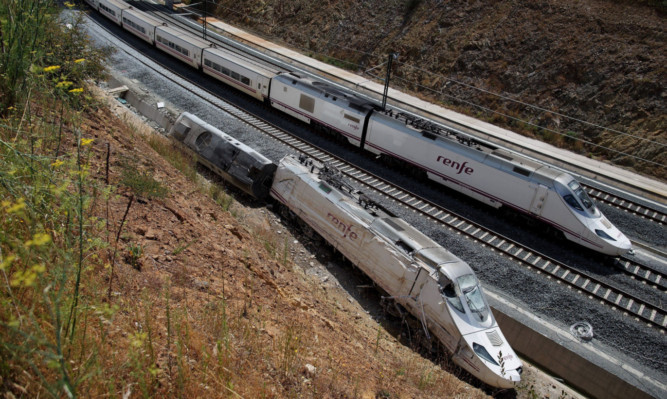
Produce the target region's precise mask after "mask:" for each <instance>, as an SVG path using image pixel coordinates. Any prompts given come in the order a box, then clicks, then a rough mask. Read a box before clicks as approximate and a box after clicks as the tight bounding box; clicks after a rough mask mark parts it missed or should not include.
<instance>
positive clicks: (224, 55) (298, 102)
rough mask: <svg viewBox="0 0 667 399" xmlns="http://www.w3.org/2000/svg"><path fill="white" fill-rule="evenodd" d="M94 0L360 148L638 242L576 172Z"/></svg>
mask: <svg viewBox="0 0 667 399" xmlns="http://www.w3.org/2000/svg"><path fill="white" fill-rule="evenodd" d="M86 1H87V2H88V3H89V4H90V5H91V6H92V7H94V8H95V9H96V10H98V11H99V12H100V13H101V14H102V15H104V16H106V17H107V18H110V19H112V20H113V21H114V22H116V23H117V24H119V25H121V26H122V27H123V28H124V29H126V30H128V31H129V32H131V33H133V34H134V35H137V36H139V37H141V38H142V40H150V39H146V37H149V38H150V37H154V38H155V39H154V45H155V46H156V47H157V48H159V49H161V50H162V51H165V52H167V53H168V54H170V55H172V56H173V57H175V58H178V59H180V60H182V61H184V62H186V63H188V64H189V65H191V66H192V67H194V68H197V69H200V70H202V71H203V72H204V73H206V74H208V75H210V76H212V77H213V78H215V79H217V80H219V81H221V82H223V83H225V84H227V85H230V86H232V87H234V88H236V89H238V90H241V91H243V92H245V93H247V94H248V95H251V96H253V97H255V98H256V99H258V100H260V101H265V102H266V103H267V104H269V105H270V106H271V107H273V108H275V109H278V110H280V111H281V112H284V113H286V114H288V115H290V116H292V117H294V118H297V119H299V120H301V121H303V122H305V123H308V124H311V125H315V126H317V127H319V128H321V129H324V130H325V131H327V132H330V133H332V134H335V135H337V136H338V137H341V138H344V139H345V140H347V141H348V142H349V143H350V144H352V145H354V146H357V147H359V148H361V149H363V150H366V151H369V152H370V153H373V154H376V155H378V156H381V157H387V158H389V159H391V160H392V161H394V162H401V163H402V164H404V165H407V166H408V167H410V168H415V169H417V170H419V171H422V173H424V174H426V176H427V177H428V178H429V179H431V180H433V181H435V182H437V183H440V184H442V185H444V186H446V187H449V188H451V189H453V190H456V191H458V192H461V193H463V194H465V195H467V196H469V197H471V198H474V199H476V200H479V201H482V202H484V203H486V204H488V205H490V206H492V207H495V208H500V207H501V206H502V207H507V208H510V209H514V210H517V211H519V212H521V213H523V214H525V215H528V216H530V217H532V218H535V219H537V220H540V221H542V222H545V223H547V224H548V225H551V226H553V227H554V228H556V229H557V230H559V231H561V232H562V233H563V234H564V236H565V238H567V239H568V240H570V241H573V242H575V243H577V244H580V245H582V246H584V247H587V248H590V249H592V250H594V251H597V252H600V253H603V254H607V255H612V256H617V255H622V254H625V253H627V252H628V251H630V250H631V249H632V245H631V243H630V240H629V239H628V238H627V237H626V236H625V235H624V234H623V233H622V232H621V231H619V230H618V229H617V228H616V227H615V226H614V225H613V224H612V223H611V222H609V220H607V218H606V217H605V216H604V215H603V214H602V213H601V212H600V210H599V209H598V208H597V207H596V206H595V203H594V202H593V201H592V200H591V199H590V198H589V197H588V195H587V194H586V192H585V191H584V189H583V188H582V187H581V185H580V184H579V183H578V182H577V181H576V180H575V179H574V178H573V177H572V176H571V175H569V174H567V173H564V172H561V171H559V170H557V169H555V168H553V167H550V166H548V165H546V164H542V163H539V162H536V161H533V160H531V159H529V158H527V157H524V156H522V155H519V154H516V153H513V152H509V151H506V150H503V149H500V148H497V147H495V146H493V145H491V144H489V143H486V142H482V141H480V140H477V139H474V138H471V137H470V136H468V135H465V134H463V133H460V132H458V131H456V130H454V129H452V128H449V127H444V126H442V125H436V124H434V123H432V122H429V121H426V120H423V119H419V118H415V117H413V116H411V115H407V114H405V113H401V112H395V111H392V110H389V111H385V110H383V109H381V108H380V107H379V106H378V104H376V103H374V102H372V101H370V100H367V99H364V98H361V97H359V96H357V95H356V94H355V93H353V92H351V91H347V90H343V89H341V88H339V87H333V86H331V85H329V84H327V83H325V82H320V81H317V80H314V79H311V78H308V77H303V76H300V75H298V74H296V73H293V72H279V71H274V70H271V69H270V68H269V67H266V66H262V65H260V64H258V63H257V62H254V61H252V60H250V59H246V58H244V57H242V56H239V55H237V54H233V53H231V52H229V51H227V50H224V49H220V48H216V47H215V45H213V44H211V43H209V42H207V41H205V40H202V39H201V38H198V37H195V36H192V35H190V34H188V33H185V32H184V31H182V30H180V29H178V28H175V27H170V26H166V24H164V23H163V24H160V25H158V24H157V23H156V22H155V19H154V18H153V17H151V16H149V15H148V14H145V13H142V12H140V11H137V10H135V9H133V8H132V7H130V6H128V5H127V4H126V3H124V2H122V1H120V0H86ZM125 14H127V18H125V17H122V16H123V15H125ZM151 29H152V30H153V33H152V34H151V33H148V31H150V30H151ZM142 31H143V32H142Z"/></svg>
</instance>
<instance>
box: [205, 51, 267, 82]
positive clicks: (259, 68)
mask: <svg viewBox="0 0 667 399" xmlns="http://www.w3.org/2000/svg"><path fill="white" fill-rule="evenodd" d="M204 53H209V54H212V55H214V56H217V57H220V58H223V59H224V60H226V61H229V62H231V63H233V64H236V65H239V66H241V67H243V68H246V69H248V70H250V71H253V72H255V73H258V74H261V75H263V76H269V77H273V76H275V75H276V74H278V71H275V70H272V69H269V67H268V66H266V65H262V64H260V63H258V62H255V61H252V60H251V59H249V58H245V57H241V56H238V55H236V54H234V53H232V52H231V51H229V50H225V49H222V48H218V47H209V48H207V49H206V50H205V52H204Z"/></svg>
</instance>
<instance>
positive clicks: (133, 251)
mask: <svg viewBox="0 0 667 399" xmlns="http://www.w3.org/2000/svg"><path fill="white" fill-rule="evenodd" d="M143 253H144V248H143V247H142V246H141V244H136V243H132V244H130V245H129V246H128V248H127V256H126V259H127V262H128V263H129V264H130V266H132V267H133V268H135V269H137V270H141V261H140V259H141V256H142V255H143Z"/></svg>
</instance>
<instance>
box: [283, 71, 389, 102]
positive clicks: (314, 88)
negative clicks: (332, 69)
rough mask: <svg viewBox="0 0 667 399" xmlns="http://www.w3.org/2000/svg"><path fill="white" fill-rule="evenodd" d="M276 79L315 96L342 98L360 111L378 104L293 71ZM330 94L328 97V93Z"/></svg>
mask: <svg viewBox="0 0 667 399" xmlns="http://www.w3.org/2000/svg"><path fill="white" fill-rule="evenodd" d="M274 79H278V80H280V81H281V82H283V83H284V84H290V85H292V86H296V87H298V88H299V89H300V90H301V91H303V92H307V93H310V94H312V95H313V96H319V97H325V98H327V99H329V101H331V100H332V99H333V100H334V101H338V100H342V101H345V102H347V104H349V106H350V108H352V109H355V110H357V111H360V112H368V111H370V110H371V109H372V108H375V107H377V104H374V103H373V102H371V101H369V100H366V99H363V98H360V97H357V95H355V94H354V93H352V92H348V91H345V90H342V89H340V88H338V87H335V86H332V85H331V84H329V83H326V82H320V81H317V80H313V79H310V78H308V77H303V76H301V75H297V74H295V73H293V72H287V73H282V74H280V75H278V76H276V77H275V78H274ZM327 94H328V95H329V96H328V97H327V96H326V95H327Z"/></svg>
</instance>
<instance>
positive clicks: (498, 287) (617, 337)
mask: <svg viewBox="0 0 667 399" xmlns="http://www.w3.org/2000/svg"><path fill="white" fill-rule="evenodd" d="M99 35H106V33H103V32H101V31H100V30H99V28H96V27H92V28H91V36H93V37H99ZM124 37H128V38H132V37H131V36H130V35H125V36H124ZM98 40H99V39H98ZM136 42H137V41H136V40H134V41H133V43H136ZM100 44H104V42H103V41H101V42H100ZM106 44H108V43H106ZM137 48H138V49H139V50H140V51H142V52H145V53H146V54H148V55H149V56H155V58H156V60H157V61H158V62H165V61H168V62H169V63H170V65H174V60H173V59H172V58H170V57H168V56H166V55H164V54H162V53H161V52H159V51H157V50H155V49H152V48H150V47H149V46H146V45H141V44H139V45H138V47H137ZM110 67H111V68H112V69H113V70H115V73H116V74H121V75H122V76H123V77H124V78H125V79H127V80H128V82H132V81H133V82H136V84H137V86H140V87H143V88H145V89H146V90H147V92H149V93H150V94H151V95H152V96H155V98H156V101H157V100H158V99H159V101H165V102H166V103H167V104H170V106H172V107H174V109H176V110H178V111H187V112H191V113H193V114H196V115H197V116H198V117H200V118H201V119H203V120H205V121H207V122H208V123H211V124H212V125H214V126H216V127H218V128H220V129H221V130H223V131H225V132H226V133H228V134H230V135H232V136H234V137H236V138H238V139H239V140H241V141H243V142H245V143H246V144H248V145H250V146H251V147H253V148H255V149H257V150H258V151H260V152H262V153H263V154H264V155H266V156H267V157H269V158H270V159H272V160H274V161H277V160H279V159H280V158H281V157H282V156H283V155H284V154H285V153H287V152H288V151H287V150H286V149H285V148H283V147H282V146H280V145H276V144H275V143H274V142H272V141H269V140H267V139H266V138H265V137H264V136H263V135H261V134H260V133H259V132H257V131H256V130H255V129H252V128H250V127H248V126H247V125H245V124H244V123H242V122H240V121H238V120H237V119H235V118H232V117H230V116H229V115H228V114H226V113H225V112H221V111H220V110H218V109H216V108H214V107H212V106H211V105H209V104H208V103H206V102H204V101H202V100H200V99H199V98H197V97H195V96H194V95H192V94H191V93H189V92H186V91H184V90H182V89H181V88H178V87H176V86H175V85H173V84H172V83H170V82H168V81H166V80H165V79H163V78H162V77H161V76H158V75H157V74H155V73H154V72H152V71H149V70H147V69H146V68H145V67H144V66H143V65H142V64H139V63H137V62H136V61H135V60H134V59H133V57H129V56H128V55H127V54H126V53H125V52H123V51H119V52H116V53H115V54H114V55H113V56H112V58H111V60H110ZM178 69H179V70H180V71H182V72H183V73H184V74H186V75H187V76H188V77H189V78H191V79H193V80H196V81H198V82H202V83H203V84H205V85H206V86H207V87H209V88H212V87H215V89H216V91H218V92H219V93H221V94H222V95H223V96H225V97H226V98H227V99H228V101H230V102H234V103H237V104H239V106H240V107H243V108H246V109H249V110H250V111H251V112H257V113H258V114H262V115H265V114H266V113H267V110H266V108H263V107H262V106H261V105H260V104H259V103H257V102H255V101H254V100H252V99H249V98H247V97H245V96H244V95H241V94H239V93H237V92H235V91H234V90H231V89H229V88H227V87H225V86H223V85H220V84H218V83H217V82H215V81H214V80H211V79H208V78H207V77H204V76H203V75H200V74H198V73H196V71H194V70H192V69H191V68H189V67H188V66H186V65H180V66H179V67H178ZM265 117H266V116H265ZM268 119H269V120H270V121H272V122H273V123H275V124H276V125H278V126H280V127H282V128H284V129H286V130H289V131H291V132H293V133H295V134H297V135H299V136H301V137H304V138H310V141H311V142H313V144H315V145H319V146H321V147H323V148H325V149H327V150H329V151H332V152H335V153H337V154H345V155H344V157H345V158H346V159H347V160H349V161H350V162H353V163H355V164H356V165H358V166H359V167H363V168H367V169H368V170H370V171H371V172H373V173H376V174H379V175H382V176H383V177H385V178H389V179H391V180H394V181H395V182H396V183H398V184H404V185H405V186H406V188H408V189H414V190H415V191H416V192H418V193H420V194H422V195H424V196H426V197H427V198H429V199H431V200H432V201H434V202H437V203H439V204H443V205H445V206H447V207H448V208H449V209H451V210H452V211H453V212H456V213H459V214H461V215H463V216H465V217H470V218H472V219H473V220H475V221H476V222H477V223H480V224H483V225H484V226H487V227H491V228H493V229H494V230H496V231H497V232H499V233H501V234H503V235H505V236H508V237H510V238H512V239H514V240H517V241H520V242H523V243H529V244H530V245H531V246H533V247H534V248H536V249H538V250H539V251H542V252H543V253H545V254H547V255H549V256H551V257H553V258H556V259H558V260H562V261H564V262H567V263H569V264H572V265H575V266H576V267H578V268H580V269H581V270H582V271H585V272H586V273H589V274H592V275H594V276H596V277H597V278H600V279H603V280H605V281H608V282H610V283H611V284H614V285H617V286H620V287H622V288H623V289H626V290H628V291H630V292H645V291H647V288H646V286H645V285H643V284H641V283H639V282H637V281H635V280H631V279H629V278H627V277H625V276H624V275H623V274H622V273H620V271H618V270H616V269H614V268H612V267H611V266H610V264H609V262H608V260H607V259H605V258H604V257H601V256H599V255H597V254H594V253H593V252H591V251H588V250H585V249H583V248H581V247H579V246H576V245H573V244H570V243H568V242H566V241H565V240H554V239H553V237H550V236H548V235H544V234H538V233H537V231H538V230H540V228H539V227H537V228H531V227H529V226H526V224H525V223H516V221H515V220H514V219H515V218H514V217H512V216H502V217H499V215H498V212H497V211H495V210H493V209H492V208H490V207H485V206H482V205H481V204H478V203H477V202H476V201H474V200H471V199H469V198H467V197H464V196H461V195H458V194H456V193H451V192H449V190H446V189H442V188H437V187H433V186H424V185H423V184H419V183H415V181H414V179H413V178H411V177H409V176H403V175H401V174H399V173H397V172H395V171H392V170H388V168H386V167H385V166H382V165H379V164H377V163H375V162H374V161H373V160H371V159H369V158H368V157H366V156H365V155H364V154H361V153H359V152H358V151H352V150H351V149H350V148H348V147H345V146H342V145H340V144H338V143H333V142H332V141H331V140H328V139H325V138H322V137H319V136H314V135H313V133H312V132H311V131H309V130H308V129H306V128H305V126H304V125H302V124H300V123H295V122H294V121H291V120H287V119H286V118H285V117H284V116H282V114H279V113H277V112H269V115H268ZM380 202H382V203H383V205H385V206H386V207H388V208H390V209H392V211H393V212H395V213H396V214H397V215H398V216H400V217H402V218H404V219H405V220H406V221H408V222H409V223H411V224H412V225H414V226H415V227H417V228H418V229H419V230H421V231H423V232H424V233H425V234H427V235H429V236H430V237H432V238H433V239H435V240H436V241H438V242H439V243H440V244H441V245H443V246H444V247H445V248H447V249H449V250H450V251H451V252H453V253H455V254H456V255H457V256H459V257H460V258H462V259H464V260H466V261H467V262H468V263H469V264H470V265H471V266H472V267H473V269H474V270H475V271H476V273H477V275H478V276H479V278H480V280H481V281H482V282H483V284H484V285H485V286H486V287H487V288H488V289H489V290H492V291H494V292H496V293H498V294H500V295H501V296H503V297H504V298H506V299H507V300H509V301H511V302H513V303H515V304H518V305H519V306H520V307H522V308H524V309H528V310H529V311H530V312H532V313H533V314H535V315H537V316H538V317H540V318H543V319H545V320H548V321H549V322H550V323H552V324H554V325H557V326H559V327H561V328H563V329H564V330H568V329H569V326H570V325H571V324H572V323H575V322H578V321H587V322H589V323H590V324H591V325H592V326H593V329H594V333H595V337H594V339H593V340H592V341H590V342H588V343H587V344H586V345H588V346H590V347H593V348H595V349H596V350H599V351H602V352H604V353H607V354H608V355H609V356H611V357H612V358H616V359H618V360H619V362H620V363H622V364H626V365H630V366H632V367H634V368H636V369H638V370H640V371H641V372H643V373H645V374H647V375H649V376H651V377H652V378H654V379H656V380H658V381H663V382H664V381H667V340H666V339H665V335H664V334H661V333H660V332H658V331H656V329H652V328H648V327H646V326H645V325H644V324H643V323H638V322H637V321H635V320H634V319H633V318H631V317H628V316H624V315H623V314H622V313H620V312H618V311H612V310H610V309H609V307H607V306H604V305H602V304H600V303H599V301H595V300H591V299H589V298H588V297H586V296H583V295H581V294H578V293H576V292H573V291H572V290H570V289H568V288H566V287H564V286H563V285H560V284H555V283H554V282H553V281H552V280H547V279H545V278H544V275H538V274H536V273H534V272H532V271H529V270H526V269H525V268H523V267H520V266H518V265H517V264H515V263H514V262H512V261H510V260H508V259H507V258H504V257H501V256H499V255H498V254H497V253H496V252H492V251H490V250H489V249H487V248H484V247H481V246H479V245H476V244H474V243H472V242H471V241H470V240H468V239H465V238H463V237H461V236H460V235H457V234H453V233H451V232H450V231H448V230H443V229H442V228H440V227H438V226H435V225H434V224H433V223H431V222H428V221H424V220H423V219H421V218H418V217H416V216H415V214H414V213H413V212H412V211H408V210H406V209H404V208H403V207H400V206H396V205H395V204H391V203H387V201H386V200H382V199H380ZM600 208H601V210H602V211H603V213H604V214H605V215H606V216H607V217H608V218H609V219H610V221H611V222H612V223H614V224H616V225H617V226H618V227H619V228H620V229H621V230H622V231H624V232H625V233H626V234H627V235H628V236H629V237H630V238H631V239H632V238H638V239H641V240H642V241H644V242H647V243H649V244H651V245H657V246H664V245H665V243H667V231H666V230H667V229H665V228H664V227H661V226H657V225H656V224H654V223H649V222H647V221H646V220H645V219H643V218H640V217H635V216H631V215H629V214H627V213H625V212H622V211H620V210H618V209H616V208H613V207H609V206H605V205H602V206H600ZM652 298H653V300H654V301H655V302H656V303H661V304H664V303H665V302H666V301H665V299H666V297H665V293H664V292H662V293H655V294H654V296H653V297H652Z"/></svg>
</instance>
